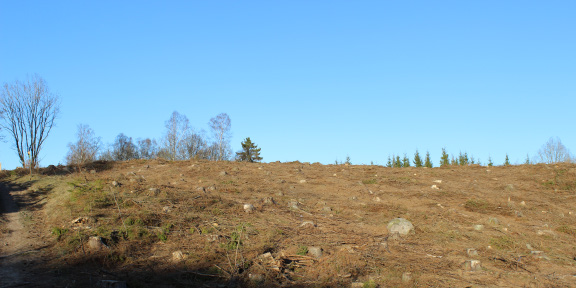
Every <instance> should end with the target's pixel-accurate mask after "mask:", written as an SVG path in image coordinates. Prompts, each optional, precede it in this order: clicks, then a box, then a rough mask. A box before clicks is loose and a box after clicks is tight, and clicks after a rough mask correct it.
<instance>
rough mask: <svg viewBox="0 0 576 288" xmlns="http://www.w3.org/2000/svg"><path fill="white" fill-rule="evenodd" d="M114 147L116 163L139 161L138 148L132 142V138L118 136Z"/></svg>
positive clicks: (122, 134) (122, 135) (121, 134)
mask: <svg viewBox="0 0 576 288" xmlns="http://www.w3.org/2000/svg"><path fill="white" fill-rule="evenodd" d="M113 147H114V150H113V151H112V156H113V157H114V161H126V160H132V159H138V148H136V145H134V143H133V142H132V137H128V136H126V135H124V133H120V134H118V136H116V141H115V142H114V145H113Z"/></svg>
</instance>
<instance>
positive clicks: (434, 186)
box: [430, 185, 440, 190]
mask: <svg viewBox="0 0 576 288" xmlns="http://www.w3.org/2000/svg"><path fill="white" fill-rule="evenodd" d="M430 188H432V189H434V190H440V188H438V186H436V185H432V186H430Z"/></svg>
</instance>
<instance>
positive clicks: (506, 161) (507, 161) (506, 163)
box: [504, 153, 510, 166]
mask: <svg viewBox="0 0 576 288" xmlns="http://www.w3.org/2000/svg"><path fill="white" fill-rule="evenodd" d="M504 166H510V160H509V159H508V153H506V159H505V160H504Z"/></svg>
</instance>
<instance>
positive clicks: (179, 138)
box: [161, 111, 190, 160]
mask: <svg viewBox="0 0 576 288" xmlns="http://www.w3.org/2000/svg"><path fill="white" fill-rule="evenodd" d="M189 130H190V121H188V118H187V117H186V116H184V115H182V114H180V113H178V112H177V111H174V112H172V116H171V117H170V119H168V121H166V134H165V135H164V139H163V142H164V143H163V146H164V147H163V149H162V151H161V152H162V153H161V155H163V156H164V157H166V158H167V159H168V160H184V159H186V158H187V156H186V154H187V151H186V150H187V149H186V145H185V139H186V138H187V137H188V134H189Z"/></svg>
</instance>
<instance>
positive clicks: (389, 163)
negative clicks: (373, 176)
mask: <svg viewBox="0 0 576 288" xmlns="http://www.w3.org/2000/svg"><path fill="white" fill-rule="evenodd" d="M386 167H392V159H391V158H390V155H388V162H386Z"/></svg>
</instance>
